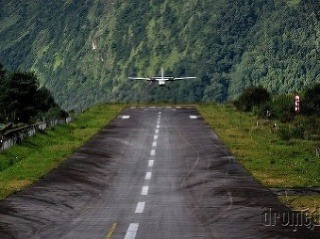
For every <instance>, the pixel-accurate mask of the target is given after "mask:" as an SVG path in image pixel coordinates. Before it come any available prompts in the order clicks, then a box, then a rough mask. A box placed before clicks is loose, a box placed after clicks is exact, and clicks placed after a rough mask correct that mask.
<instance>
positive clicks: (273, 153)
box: [198, 104, 320, 209]
mask: <svg viewBox="0 0 320 239" xmlns="http://www.w3.org/2000/svg"><path fill="white" fill-rule="evenodd" d="M198 110H199V111H200V113H201V114H202V116H203V117H204V118H205V120H206V121H207V122H208V123H209V124H210V125H211V127H212V128H213V129H214V130H215V131H216V132H217V134H218V135H219V137H220V138H221V140H222V141H223V142H224V143H225V144H226V145H227V146H228V148H229V149H230V151H231V152H232V153H233V154H234V155H235V156H236V158H237V160H238V161H239V162H240V163H241V164H242V165H243V166H244V167H245V168H246V169H247V170H248V171H249V173H251V175H252V176H253V177H254V178H255V179H256V180H258V181H259V182H261V184H262V185H263V186H265V187H268V188H271V187H275V188H277V187H278V188H298V187H317V186H320V160H319V159H318V158H316V155H315V148H316V145H317V143H318V142H316V141H307V140H298V139H291V140H289V141H283V140H281V139H280V138H279V136H278V135H277V134H276V133H274V132H273V130H272V125H270V124H267V125H265V124H264V123H265V122H264V120H259V119H257V118H256V117H255V116H254V115H253V114H250V113H243V112H239V111H236V110H234V109H233V108H232V107H231V106H228V105H221V106H217V105H214V104H207V105H199V106H198ZM257 122H259V124H258V125H257ZM280 199H281V198H280ZM283 202H284V203H286V204H287V205H288V206H290V207H292V208H295V209H300V208H301V207H300V206H301V205H300V206H299V203H297V202H298V201H297V200H284V201H283ZM299 202H301V203H302V202H304V203H305V205H306V206H307V207H309V208H312V207H314V205H313V204H314V203H316V204H317V205H319V203H320V196H313V197H312V200H309V197H308V196H299Z"/></svg>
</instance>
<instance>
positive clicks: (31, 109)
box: [0, 63, 67, 123]
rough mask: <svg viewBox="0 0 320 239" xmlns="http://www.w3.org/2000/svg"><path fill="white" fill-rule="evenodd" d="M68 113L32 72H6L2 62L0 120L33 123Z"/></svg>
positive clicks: (0, 66)
mask: <svg viewBox="0 0 320 239" xmlns="http://www.w3.org/2000/svg"><path fill="white" fill-rule="evenodd" d="M66 114H67V113H66V112H64V111H63V110H61V109H60V108H59V106H58V105H57V104H56V103H55V101H54V99H53V97H52V95H51V93H50V91H49V90H47V89H46V88H45V87H40V85H39V80H38V78H37V77H36V75H35V74H34V73H32V72H13V73H10V72H6V70H5V69H4V68H3V66H2V64H1V63H0V122H5V123H8V122H14V123H17V122H19V123H21V122H22V123H31V122H32V121H35V120H39V119H41V118H42V117H46V116H49V115H51V116H54V117H57V118H58V117H61V116H65V115H66Z"/></svg>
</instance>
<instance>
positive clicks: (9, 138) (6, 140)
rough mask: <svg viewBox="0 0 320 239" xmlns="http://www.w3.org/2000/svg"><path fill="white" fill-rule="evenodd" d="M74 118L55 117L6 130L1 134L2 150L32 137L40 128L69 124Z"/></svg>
mask: <svg viewBox="0 0 320 239" xmlns="http://www.w3.org/2000/svg"><path fill="white" fill-rule="evenodd" d="M71 120H72V118H71V117H67V118H64V119H54V120H49V121H45V122H40V123H37V124H34V125H28V126H23V127H20V128H17V129H12V130H8V131H6V132H5V133H4V134H3V135H0V152H3V151H4V150H6V149H8V148H10V147H12V146H14V145H16V144H19V143H21V142H22V141H23V140H25V139H26V138H29V137H32V136H33V135H35V134H36V133H37V132H38V131H40V130H45V129H49V128H52V127H53V126H55V125H62V124H68V123H70V122H71Z"/></svg>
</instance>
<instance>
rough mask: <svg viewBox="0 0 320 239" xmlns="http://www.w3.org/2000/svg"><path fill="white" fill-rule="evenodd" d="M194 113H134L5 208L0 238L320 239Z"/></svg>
mask: <svg viewBox="0 0 320 239" xmlns="http://www.w3.org/2000/svg"><path fill="white" fill-rule="evenodd" d="M313 226H314V225H313V224H312V223H311V222H310V221H309V220H308V218H305V217H304V215H300V214H297V213H296V212H292V211H290V210H289V209H288V208H287V207H285V206H284V205H282V204H281V203H280V202H279V201H278V200H277V198H276V196H275V195H274V194H273V193H272V192H271V191H270V190H269V189H266V188H263V187H262V186H261V185H260V184H259V183H258V182H256V181H255V180H254V179H253V178H252V177H251V176H250V174H249V173H248V172H247V171H246V170H245V169H244V168H243V167H242V166H241V165H240V164H238V163H237V162H236V160H235V158H234V157H233V156H232V155H231V154H230V153H229V151H228V149H227V148H226V147H225V145H224V144H223V143H222V142H221V141H220V140H219V138H218V136H217V135H216V134H215V132H214V131H212V130H211V129H210V127H209V125H207V124H206V123H205V122H204V121H203V120H202V119H201V117H200V115H199V113H198V112H197V111H196V110H195V109H194V108H171V107H149V108H128V109H126V110H124V111H123V112H122V113H121V115H119V117H118V118H117V119H115V120H114V121H112V122H111V123H110V124H109V125H108V126H106V127H105V128H104V129H103V130H101V132H99V133H98V134H97V135H95V136H94V137H93V138H92V139H91V140H90V141H88V142H87V143H86V144H85V145H84V146H83V147H82V148H80V149H79V150H77V152H75V153H74V154H73V155H72V156H71V157H70V158H69V159H68V160H67V161H66V162H64V163H63V164H62V165H61V166H60V167H59V168H57V169H55V170H53V171H52V172H51V173H50V174H48V175H47V176H46V177H45V178H43V179H41V180H39V181H38V182H36V183H35V184H34V185H33V186H31V187H29V188H26V189H24V190H22V191H20V192H18V193H17V194H15V195H12V196H10V197H9V198H7V199H5V200H3V201H1V202H0V238H1V239H7V238H21V239H22V238H23V239H26V238H33V239H35V238H46V239H50V238H59V239H60V238H61V239H62V238H63V239H66V238H86V239H87V238H88V239H90V238H95V239H96V238H101V239H102V238H126V239H130V238H132V239H134V238H153V239H155V238H319V230H318V227H316V226H315V227H313Z"/></svg>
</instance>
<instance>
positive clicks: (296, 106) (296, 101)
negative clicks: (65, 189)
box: [294, 95, 300, 114]
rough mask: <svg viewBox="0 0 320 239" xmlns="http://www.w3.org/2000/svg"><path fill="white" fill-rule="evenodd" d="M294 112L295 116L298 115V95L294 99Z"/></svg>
mask: <svg viewBox="0 0 320 239" xmlns="http://www.w3.org/2000/svg"><path fill="white" fill-rule="evenodd" d="M294 111H295V112H296V114H299V113H300V96H298V95H296V96H295V97H294Z"/></svg>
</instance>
